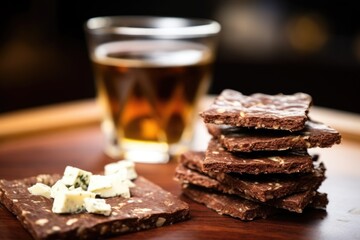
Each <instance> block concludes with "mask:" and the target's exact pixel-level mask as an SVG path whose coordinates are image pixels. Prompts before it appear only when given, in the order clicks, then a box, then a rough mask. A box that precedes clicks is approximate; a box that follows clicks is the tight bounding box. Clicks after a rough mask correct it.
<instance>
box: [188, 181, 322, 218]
mask: <svg viewBox="0 0 360 240" xmlns="http://www.w3.org/2000/svg"><path fill="white" fill-rule="evenodd" d="M183 193H184V195H186V196H187V197H188V198H190V199H192V200H193V201H195V202H198V203H201V204H204V205H205V206H206V207H208V208H210V209H212V210H214V211H216V212H217V213H218V214H221V215H229V216H231V217H234V218H239V219H241V220H243V221H251V220H255V219H258V218H267V217H269V216H272V215H275V214H278V213H282V212H284V211H283V210H282V209H279V208H275V207H272V206H269V205H266V204H261V203H256V202H252V201H249V200H246V199H243V198H241V197H237V196H235V195H228V194H223V193H218V192H214V191H209V190H207V189H204V188H201V187H198V186H194V185H191V184H185V185H183ZM313 198H314V201H316V202H317V203H319V204H321V203H325V202H326V200H327V197H326V194H325V195H324V196H323V195H322V193H319V192H316V195H315V196H314V197H313ZM308 207H310V208H312V207H313V205H312V204H311V203H310V204H309V206H308ZM316 208H326V205H324V206H320V205H318V206H316Z"/></svg>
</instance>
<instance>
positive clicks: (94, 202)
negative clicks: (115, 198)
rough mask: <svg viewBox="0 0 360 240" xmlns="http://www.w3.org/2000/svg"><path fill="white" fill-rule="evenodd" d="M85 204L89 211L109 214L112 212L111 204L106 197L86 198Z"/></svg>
mask: <svg viewBox="0 0 360 240" xmlns="http://www.w3.org/2000/svg"><path fill="white" fill-rule="evenodd" d="M84 206H85V209H86V211H87V212H89V213H96V214H102V215H105V216H109V215H110V214H111V206H110V204H107V203H106V201H105V199H101V198H85V199H84Z"/></svg>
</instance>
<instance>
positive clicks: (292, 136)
mask: <svg viewBox="0 0 360 240" xmlns="http://www.w3.org/2000/svg"><path fill="white" fill-rule="evenodd" d="M206 127H207V129H208V132H209V133H210V134H211V135H212V136H213V137H216V138H217V139H218V140H219V142H220V143H221V144H222V145H223V146H224V147H225V148H226V149H227V150H228V151H239V152H253V151H277V150H288V149H305V148H313V147H320V148H328V147H331V146H333V145H334V144H339V143H340V142H341V135H340V133H339V132H338V131H336V130H335V129H333V128H331V127H329V126H327V125H325V124H323V123H320V122H315V121H307V122H306V123H305V128H304V129H303V130H301V131H296V132H288V131H281V130H268V129H249V128H242V127H232V126H227V125H216V124H207V125H206Z"/></svg>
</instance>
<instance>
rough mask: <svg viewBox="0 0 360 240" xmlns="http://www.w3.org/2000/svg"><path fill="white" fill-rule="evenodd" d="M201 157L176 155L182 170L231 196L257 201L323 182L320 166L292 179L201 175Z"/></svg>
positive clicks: (264, 176)
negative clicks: (222, 186) (222, 187)
mask: <svg viewBox="0 0 360 240" xmlns="http://www.w3.org/2000/svg"><path fill="white" fill-rule="evenodd" d="M204 157H205V153H204V152H201V151H188V152H185V153H183V154H182V155H180V163H181V164H182V165H184V166H185V167H186V168H189V169H192V170H195V171H197V172H199V173H201V174H204V175H207V176H209V177H211V178H212V179H214V181H212V182H208V185H207V186H205V185H204V186H205V187H209V188H210V187H215V186H216V185H217V184H218V182H220V183H223V184H226V185H228V186H229V187H231V188H232V190H233V191H234V193H237V194H239V195H240V196H241V195H243V196H244V197H245V198H248V199H252V200H255V201H260V202H266V201H269V200H270V199H274V198H281V197H284V196H287V195H290V194H293V193H295V192H302V191H307V190H310V189H312V188H313V187H319V186H320V185H321V183H322V182H323V181H324V180H325V171H326V169H325V166H324V164H323V163H319V164H316V163H314V165H315V164H316V165H317V166H314V167H313V169H312V170H311V172H310V173H306V174H295V176H294V175H279V174H277V175H274V174H272V175H271V174H269V175H244V174H241V175H240V174H235V173H222V172H204V171H203V162H204ZM215 179H216V180H215ZM211 184H212V185H211Z"/></svg>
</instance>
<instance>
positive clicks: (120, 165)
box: [104, 159, 137, 180]
mask: <svg viewBox="0 0 360 240" xmlns="http://www.w3.org/2000/svg"><path fill="white" fill-rule="evenodd" d="M124 169H125V170H126V171H125V172H124ZM104 170H105V171H104V172H105V175H111V174H115V173H121V174H122V173H124V174H126V178H128V179H131V180H132V179H135V178H137V173H136V170H135V163H134V162H133V161H130V160H126V159H125V160H120V161H118V162H115V163H109V164H107V165H105V167H104Z"/></svg>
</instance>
